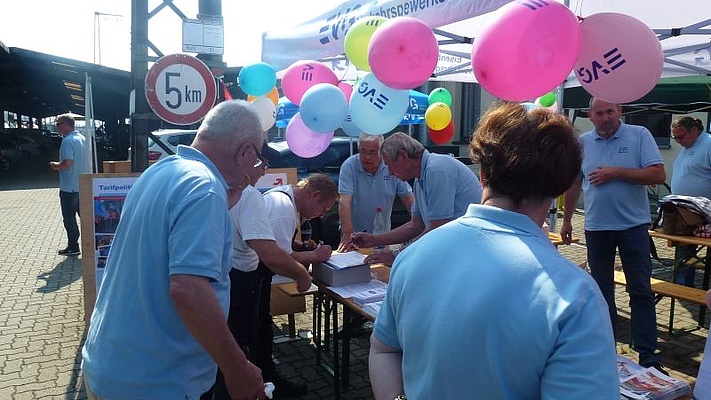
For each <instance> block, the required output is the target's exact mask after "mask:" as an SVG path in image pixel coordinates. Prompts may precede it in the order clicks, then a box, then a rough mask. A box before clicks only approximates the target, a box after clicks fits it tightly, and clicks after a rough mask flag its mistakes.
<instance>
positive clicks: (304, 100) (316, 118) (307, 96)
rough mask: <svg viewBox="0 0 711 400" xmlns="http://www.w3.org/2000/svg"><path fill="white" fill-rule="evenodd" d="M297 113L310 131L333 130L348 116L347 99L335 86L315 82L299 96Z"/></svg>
mask: <svg viewBox="0 0 711 400" xmlns="http://www.w3.org/2000/svg"><path fill="white" fill-rule="evenodd" d="M299 113H300V114H301V119H302V120H303V121H304V125H306V126H307V127H308V128H309V129H311V130H312V131H315V132H321V133H329V132H333V131H334V130H335V129H338V127H340V126H341V124H342V123H343V120H344V119H345V118H346V117H347V116H348V100H346V95H345V94H343V91H342V90H341V89H339V88H338V87H337V86H334V85H331V84H330V83H317V84H315V85H313V86H311V87H310V88H308V90H306V92H304V95H303V97H301V103H300V104H299Z"/></svg>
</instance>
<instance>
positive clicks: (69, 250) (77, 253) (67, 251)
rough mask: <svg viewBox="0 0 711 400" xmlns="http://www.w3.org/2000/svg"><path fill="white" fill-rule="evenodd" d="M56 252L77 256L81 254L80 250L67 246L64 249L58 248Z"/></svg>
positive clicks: (61, 254) (62, 254)
mask: <svg viewBox="0 0 711 400" xmlns="http://www.w3.org/2000/svg"><path fill="white" fill-rule="evenodd" d="M57 254H59V255H60V256H78V255H79V254H81V252H80V251H79V250H78V249H77V250H73V249H70V248H69V247H67V248H66V249H62V250H59V251H58V252H57Z"/></svg>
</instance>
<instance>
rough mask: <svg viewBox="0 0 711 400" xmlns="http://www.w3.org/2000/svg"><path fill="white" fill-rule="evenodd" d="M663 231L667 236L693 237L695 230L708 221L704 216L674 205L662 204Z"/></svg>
mask: <svg viewBox="0 0 711 400" xmlns="http://www.w3.org/2000/svg"><path fill="white" fill-rule="evenodd" d="M659 208H660V210H661V213H660V215H661V217H662V229H663V230H664V233H666V234H667V235H676V236H692V235H693V234H694V228H696V227H697V226H699V225H703V224H704V222H705V221H706V218H704V216H703V215H701V214H699V213H697V212H696V211H693V210H690V209H688V208H686V207H683V206H679V205H676V204H673V203H661V204H660V206H659Z"/></svg>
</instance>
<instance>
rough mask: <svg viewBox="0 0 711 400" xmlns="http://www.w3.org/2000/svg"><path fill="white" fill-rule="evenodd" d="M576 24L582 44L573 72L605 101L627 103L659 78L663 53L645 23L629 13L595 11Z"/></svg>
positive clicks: (641, 94) (662, 65)
mask: <svg viewBox="0 0 711 400" xmlns="http://www.w3.org/2000/svg"><path fill="white" fill-rule="evenodd" d="M580 27H581V29H582V47H581V49H580V55H579V56H578V60H577V62H576V63H575V69H574V72H575V76H576V77H577V78H578V81H579V82H580V84H581V85H582V86H583V88H584V89H585V90H586V91H587V92H588V93H590V94H591V95H593V96H595V97H597V98H600V99H602V100H605V101H607V102H609V103H628V102H631V101H635V100H637V99H639V98H641V97H643V96H644V95H646V94H647V93H649V92H650V91H651V90H652V89H653V88H654V86H655V85H656V84H657V82H659V77H660V76H661V75H662V69H663V68H664V54H663V51H662V45H661V44H660V43H659V39H657V36H656V35H655V34H654V32H653V31H652V30H651V29H649V27H648V26H647V25H645V24H644V23H642V22H641V21H639V20H637V19H635V18H633V17H630V16H629V15H624V14H618V13H598V14H593V15H590V16H589V17H587V18H585V19H584V20H583V22H581V23H580Z"/></svg>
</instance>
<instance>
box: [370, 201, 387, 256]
mask: <svg viewBox="0 0 711 400" xmlns="http://www.w3.org/2000/svg"><path fill="white" fill-rule="evenodd" d="M381 233H385V216H384V215H383V209H382V208H381V207H378V208H376V209H375V218H374V219H373V234H374V235H379V234H381ZM385 249H386V246H374V247H373V250H375V251H376V252H379V251H384V250H385Z"/></svg>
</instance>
